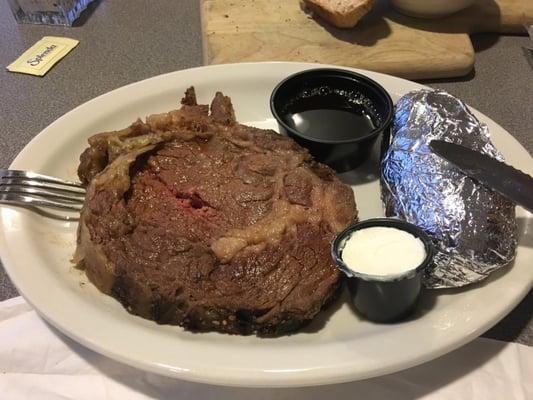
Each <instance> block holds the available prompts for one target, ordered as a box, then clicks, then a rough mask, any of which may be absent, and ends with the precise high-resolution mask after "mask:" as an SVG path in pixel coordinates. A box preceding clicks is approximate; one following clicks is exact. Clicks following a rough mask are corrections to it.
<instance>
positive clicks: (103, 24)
mask: <svg viewBox="0 0 533 400" xmlns="http://www.w3.org/2000/svg"><path fill="white" fill-rule="evenodd" d="M198 3H199V2H198V1H195V0H182V1H174V0H166V1H163V0H162V1H144V0H128V1H127V2H124V1H120V0H106V1H96V2H95V3H93V5H92V6H91V7H90V8H89V10H88V11H86V12H85V13H84V14H83V15H82V17H81V18H80V19H79V20H78V21H77V23H76V26H75V27H72V28H64V27H51V26H37V25H18V24H17V23H16V22H15V20H14V19H13V17H12V15H11V12H10V10H9V8H8V6H7V2H6V1H5V0H0V37H1V38H2V39H1V43H0V64H1V65H2V66H3V67H5V66H7V65H8V64H10V63H11V62H12V61H14V60H15V59H16V58H17V57H18V56H20V54H22V53H23V52H24V51H25V50H26V49H27V48H29V47H30V46H31V45H33V44H34V43H35V42H36V41H37V40H39V39H40V38H42V37H43V36H46V35H48V36H54V35H55V36H65V37H70V38H74V39H78V40H79V41H80V44H79V46H78V47H77V48H76V49H75V50H74V51H73V52H72V53H70V54H69V55H68V56H67V57H65V59H63V60H62V61H61V62H60V63H59V64H58V65H56V66H55V67H54V68H53V69H52V70H51V71H50V72H49V73H48V74H47V75H46V76H45V77H43V78H39V77H34V76H29V75H22V74H14V73H9V72H7V71H6V70H5V69H4V68H2V69H0V107H1V112H0V118H1V121H2V123H1V124H0V137H1V139H2V151H1V152H0V167H2V168H5V167H8V166H9V164H10V163H11V161H12V160H13V158H14V157H15V156H16V155H17V153H18V152H19V151H20V150H22V148H23V147H24V146H25V145H26V144H27V143H28V142H29V141H30V140H31V139H32V138H33V137H34V136H35V135H37V134H38V133H39V132H40V131H41V130H42V129H43V128H45V127H46V126H47V125H49V124H50V123H51V122H52V121H54V120H55V119H56V118H58V117H60V116H61V115H63V114H64V113H66V112H68V111H69V110H71V109H72V108H74V107H76V106H78V105H79V104H82V103H84V102H85V101H87V100H90V99H92V98H93V97H96V96H98V95H100V94H102V93H105V92H108V91H109V90H112V89H115V88H118V87H120V86H123V85H125V84H128V83H131V82H135V81H138V80H141V79H145V78H148V77H151V76H154V75H158V74H162V73H166V72H170V71H175V70H180V69H185V68H189V67H196V66H199V65H202V56H201V28H200V16H199V15H200V14H199V7H198ZM472 39H473V42H474V47H475V49H476V68H475V71H474V72H472V73H471V74H469V75H468V76H466V77H464V78H460V79H447V80H439V81H430V82H428V81H426V82H424V83H426V84H429V85H430V86H432V87H435V88H442V89H445V90H447V91H449V92H451V93H453V94H454V95H456V96H458V97H460V98H462V99H463V100H465V101H466V102H467V103H468V104H470V105H471V106H473V107H475V108H477V109H478V110H479V111H481V112H482V113H484V114H486V115H488V116H490V117H491V118H492V119H493V120H495V121H496V122H498V123H499V124H500V125H501V126H503V127H504V128H505V129H506V130H507V131H508V132H509V133H511V134H512V135H513V136H514V137H515V138H516V139H517V140H518V141H519V142H520V143H521V144H522V145H523V146H524V147H525V148H526V149H527V150H528V151H529V153H530V154H531V153H532V152H533V112H532V107H533V69H532V67H531V65H530V64H529V63H528V59H527V57H526V53H525V51H524V50H523V48H522V47H523V46H526V45H527V43H528V38H527V37H525V36H514V37H507V36H500V35H496V34H483V35H476V36H474V37H473V38H472ZM532 267H533V265H532ZM16 295H17V291H16V289H15V288H14V287H13V285H12V284H11V282H10V280H9V278H8V277H7V276H6V274H5V272H4V269H3V267H2V266H1V265H0V300H3V299H8V298H10V297H14V296H16ZM532 311H533V292H530V293H529V295H528V296H527V297H526V298H525V299H524V300H523V301H522V303H521V304H520V305H519V306H518V307H516V308H515V309H514V310H513V311H512V312H511V313H510V314H509V315H508V316H507V317H506V318H504V319H503V320H502V321H501V322H500V323H499V324H498V325H496V326H495V327H494V328H492V329H491V330H490V331H488V332H487V333H486V334H485V336H486V337H491V338H494V339H500V340H504V341H514V342H520V343H525V344H528V345H533V318H532V314H533V313H532Z"/></svg>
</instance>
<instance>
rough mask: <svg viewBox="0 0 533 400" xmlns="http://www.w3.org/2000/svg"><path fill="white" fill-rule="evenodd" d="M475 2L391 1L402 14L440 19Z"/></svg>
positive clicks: (447, 0) (463, 0) (464, 0)
mask: <svg viewBox="0 0 533 400" xmlns="http://www.w3.org/2000/svg"><path fill="white" fill-rule="evenodd" d="M474 1H475V0H390V2H391V4H392V6H393V7H394V8H395V9H396V10H397V11H399V12H401V13H402V14H406V15H410V16H412V17H420V18H438V17H443V16H445V15H450V14H453V13H455V12H457V11H460V10H462V9H464V8H467V7H469V6H471V5H472V4H473V3H474Z"/></svg>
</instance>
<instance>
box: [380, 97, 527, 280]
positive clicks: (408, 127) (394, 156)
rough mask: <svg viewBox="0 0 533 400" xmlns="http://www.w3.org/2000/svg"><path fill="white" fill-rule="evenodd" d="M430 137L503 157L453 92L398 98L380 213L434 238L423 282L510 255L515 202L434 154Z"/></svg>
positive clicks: (484, 268)
mask: <svg viewBox="0 0 533 400" xmlns="http://www.w3.org/2000/svg"><path fill="white" fill-rule="evenodd" d="M433 139H441V140H446V141H449V142H452V143H457V144H461V145H463V146H466V147H469V148H471V149H473V150H477V151H480V152H482V153H485V154H488V155H490V156H493V157H496V158H497V159H499V160H501V161H503V159H502V156H501V154H500V153H499V152H498V151H497V150H496V149H495V148H494V146H493V145H492V143H491V142H490V139H489V132H488V128H487V127H486V126H485V125H484V124H482V123H480V122H479V121H478V120H477V118H476V117H475V116H474V115H473V114H472V113H471V112H470V110H468V108H467V106H466V105H465V104H464V103H463V102H462V101H460V100H458V99H457V98H455V97H453V96H452V95H450V94H448V93H446V92H444V91H432V90H418V91H413V92H410V93H408V94H406V95H405V96H403V97H402V98H401V99H400V100H399V101H398V103H397V105H396V112H395V117H394V122H393V127H392V130H391V138H390V141H389V142H388V143H389V147H388V149H385V151H384V153H383V155H382V162H381V197H382V201H383V204H384V206H385V212H386V215H387V216H395V217H399V218H402V219H405V220H407V221H408V222H411V223H413V224H415V225H418V226H419V227H421V228H423V229H424V230H425V231H426V232H427V233H428V234H430V235H431V236H432V237H433V239H434V242H435V247H436V250H437V252H436V256H435V259H434V265H433V266H432V267H431V268H429V269H428V270H427V272H426V275H425V277H424V284H425V286H426V287H429V288H450V287H461V286H464V285H468V284H471V283H474V282H478V281H480V280H483V279H484V278H486V277H487V276H488V275H489V274H490V273H491V272H492V271H494V270H496V269H498V268H500V267H503V266H505V265H506V264H508V263H510V262H511V261H512V260H513V258H514V255H515V251H516V246H517V226H516V220H515V207H514V204H513V203H512V202H510V201H508V200H506V199H505V198H504V197H502V196H501V195H499V194H498V193H496V192H494V191H492V190H491V189H489V188H487V187H486V186H483V185H481V184H480V183H478V182H476V181H474V180H472V179H470V178H469V177H467V176H466V175H464V174H463V173H462V172H461V171H459V170H458V169H457V168H455V167H454V166H453V165H452V164H450V163H448V162H447V161H445V160H443V159H442V158H440V157H439V156H437V155H436V154H433V153H432V152H431V150H430V148H429V146H428V144H429V142H430V141H431V140H433ZM385 140H386V139H385Z"/></svg>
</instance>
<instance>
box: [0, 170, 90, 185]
mask: <svg viewBox="0 0 533 400" xmlns="http://www.w3.org/2000/svg"><path fill="white" fill-rule="evenodd" d="M0 178H2V179H4V178H15V179H16V178H19V179H31V180H34V181H41V182H49V183H56V184H59V185H65V186H72V187H77V188H83V185H82V184H81V183H79V182H72V181H67V180H64V179H60V178H56V177H54V176H48V175H42V174H38V173H36V172H31V171H21V170H16V169H0Z"/></svg>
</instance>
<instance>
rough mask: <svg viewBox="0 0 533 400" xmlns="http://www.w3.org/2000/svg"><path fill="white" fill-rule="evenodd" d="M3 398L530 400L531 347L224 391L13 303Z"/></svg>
mask: <svg viewBox="0 0 533 400" xmlns="http://www.w3.org/2000/svg"><path fill="white" fill-rule="evenodd" d="M95 329H97V328H96V327H95ZM0 399H1V400H19V399H24V400H51V399H54V400H55V399H61V400H67V399H75V400H85V399H87V400H99V399H106V400H114V399H120V400H123V399H124V400H141V399H143V400H144V399H191V400H203V399H217V400H218V399H243V400H244V399H247V400H248V399H254V400H256V399H258V400H260V399H287V400H289V399H290V400H298V399H334V400H342V399H350V400H352V399H369V400H373V399H380V400H381V399H400V400H402V399H405V400H407V399H408V400H414V399H426V400H429V399H431V400H433V399H439V400H448V399H449V400H462V399H465V400H466V399H468V400H472V399H483V400H491V399H495V400H496V399H498V400H500V399H516V400H527V399H533V347H528V346H524V345H519V344H516V343H505V342H500V341H496V340H490V339H483V338H480V339H476V340H475V341H473V342H472V343H470V344H468V345H466V346H464V347H462V348H461V349H459V350H457V351H455V352H452V353H450V354H448V355H446V356H443V357H441V358H439V359H437V360H435V361H432V362H430V363H426V364H424V365H421V366H418V367H415V368H411V369H409V370H406V371H402V372H399V373H396V374H392V375H388V376H385V377H380V378H374V379H369V380H366V381H360V382H352V383H347V384H340V385H329V386H318V387H309V388H299V389H244V388H229V387H219V386H210V385H201V384H195V383H189V382H184V381H178V380H174V379H170V378H164V377H160V376H157V375H154V374H150V373H146V372H142V371H139V370H136V369H134V368H131V367H128V366H126V365H123V364H120V363H117V362H115V361H113V360H110V359H108V358H106V357H103V356H101V355H99V354H97V353H94V352H93V351H91V350H88V349H86V348H84V347H82V346H80V345H78V344H77V343H75V342H74V341H72V340H70V339H68V338H67V337H65V336H64V335H62V334H61V333H59V332H58V331H57V330H55V329H53V328H51V327H50V326H49V325H48V324H46V323H45V322H43V320H41V319H40V318H39V317H38V316H37V314H36V313H35V311H33V309H32V308H31V307H30V306H29V305H28V304H27V303H25V302H24V300H23V299H22V298H20V297H17V298H15V299H10V300H7V301H4V302H2V303H0Z"/></svg>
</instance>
